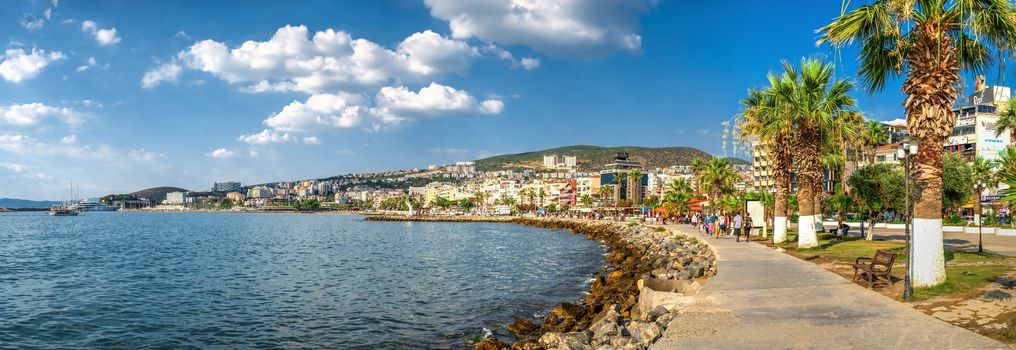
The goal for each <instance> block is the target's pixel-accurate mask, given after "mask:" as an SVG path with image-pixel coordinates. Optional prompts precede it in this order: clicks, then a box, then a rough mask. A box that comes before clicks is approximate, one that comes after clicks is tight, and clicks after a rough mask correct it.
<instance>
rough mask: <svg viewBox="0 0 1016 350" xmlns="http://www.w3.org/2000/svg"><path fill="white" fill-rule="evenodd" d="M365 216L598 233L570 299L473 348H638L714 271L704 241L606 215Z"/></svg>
mask: <svg viewBox="0 0 1016 350" xmlns="http://www.w3.org/2000/svg"><path fill="white" fill-rule="evenodd" d="M366 220H368V221H440V222H502V223H514V224H520V225H527V226H534V227H542V228H551V229H566V230H570V231H572V232H573V233H578V234H583V235H585V236H586V237H587V238H589V239H592V240H598V241H602V242H603V243H604V244H605V245H606V247H607V258H606V260H607V266H606V267H605V268H604V269H603V270H602V271H601V272H600V273H599V275H598V276H597V277H596V280H595V281H594V282H593V283H592V284H591V285H590V291H589V294H588V295H586V296H585V297H584V298H583V299H582V300H581V301H579V302H578V303H577V304H571V303H564V304H561V305H559V306H557V307H555V308H554V309H553V310H551V312H550V313H548V314H547V316H546V317H544V318H543V319H539V320H517V321H515V323H512V324H511V325H510V326H508V330H509V331H511V332H512V333H514V334H515V335H516V337H517V340H516V341H515V342H513V343H512V344H511V345H510V346H509V345H507V344H506V343H504V342H502V341H501V340H499V339H496V338H494V337H488V338H486V339H484V340H483V341H482V342H480V343H479V344H477V346H476V349H483V350H487V349H507V348H512V349H644V348H648V347H649V345H651V344H652V343H653V342H655V341H656V340H657V339H658V338H659V337H660V335H662V334H663V331H664V330H665V329H666V328H667V326H668V325H669V323H670V321H671V320H672V319H673V318H674V317H675V316H676V315H677V313H678V312H679V311H680V310H681V309H682V308H684V307H685V306H687V305H688V304H689V303H691V301H692V299H693V296H694V295H695V294H696V293H697V292H698V290H699V289H700V283H699V282H702V280H703V279H705V278H708V277H709V276H713V275H715V274H716V257H715V255H714V254H713V251H712V249H710V248H709V246H708V245H706V244H705V243H702V242H700V241H698V239H696V238H689V237H685V236H683V235H677V234H674V233H671V232H668V231H666V230H663V229H662V228H656V227H649V226H643V225H635V224H629V223H621V222H611V221H593V220H582V219H563V218H528V217H505V216H415V217H407V216H388V215H385V216H370V217H367V219H366Z"/></svg>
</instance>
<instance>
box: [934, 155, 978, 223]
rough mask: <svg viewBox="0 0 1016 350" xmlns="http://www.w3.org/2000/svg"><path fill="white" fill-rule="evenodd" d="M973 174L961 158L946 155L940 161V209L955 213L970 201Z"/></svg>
mask: <svg viewBox="0 0 1016 350" xmlns="http://www.w3.org/2000/svg"><path fill="white" fill-rule="evenodd" d="M973 189H974V174H973V172H972V171H971V170H970V166H969V165H967V162H966V161H965V160H963V157H961V156H959V155H958V154H954V153H946V155H945V157H944V158H943V159H942V207H943V208H947V209H949V211H950V212H955V211H956V210H957V209H958V208H959V207H961V206H963V204H965V203H966V202H967V199H970V195H971V193H972V192H973Z"/></svg>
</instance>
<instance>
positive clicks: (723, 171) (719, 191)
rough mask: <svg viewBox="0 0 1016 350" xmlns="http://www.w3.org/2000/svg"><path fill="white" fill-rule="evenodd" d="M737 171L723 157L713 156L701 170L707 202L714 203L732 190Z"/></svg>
mask: <svg viewBox="0 0 1016 350" xmlns="http://www.w3.org/2000/svg"><path fill="white" fill-rule="evenodd" d="M735 182H737V172H736V171H734V167H733V166H731V165H730V163H727V160H726V159H724V158H713V159H710V160H709V163H708V164H706V167H705V169H703V170H702V188H703V189H704V190H706V192H708V193H709V202H710V203H712V204H716V203H717V201H718V200H719V199H720V197H722V196H723V195H725V194H729V193H732V192H734V183H735Z"/></svg>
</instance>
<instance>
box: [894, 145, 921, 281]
mask: <svg viewBox="0 0 1016 350" xmlns="http://www.w3.org/2000/svg"><path fill="white" fill-rule="evenodd" d="M915 154H917V142H916V141H915V140H913V139H911V138H910V137H907V138H904V139H903V142H901V143H900V145H899V147H897V149H896V157H897V158H899V159H900V160H901V161H902V162H903V173H904V175H905V177H904V179H903V185H904V196H903V197H904V200H905V203H906V208H907V210H906V214H905V217H904V218H905V220H906V222H905V224H904V225H903V227H904V230H905V231H904V232H905V235H906V254H907V271H906V274H905V276H904V277H903V299H910V296H911V295H913V292H914V288H913V284H912V282H911V278H910V276H911V275H913V271H912V270H913V264H911V261H912V260H913V244H911V237H910V232H911V229H910V225H911V224H912V222H913V221H912V220H911V218H910V217H911V210H910V168H911V166H912V164H911V161H910V157H911V156H913V155H915Z"/></svg>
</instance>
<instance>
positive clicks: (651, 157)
mask: <svg viewBox="0 0 1016 350" xmlns="http://www.w3.org/2000/svg"><path fill="white" fill-rule="evenodd" d="M617 152H628V155H629V159H631V160H634V161H636V162H640V163H642V164H644V165H646V167H647V168H650V169H651V168H657V167H668V166H673V165H688V164H690V163H691V160H692V159H695V158H702V159H703V160H706V159H710V158H712V157H713V156H711V155H709V153H706V152H703V151H702V150H699V149H697V148H693V147H658V148H652V147H633V146H621V147H599V146H588V145H578V146H566V147H559V148H552V149H547V150H542V151H535V152H525V153H516V154H503V155H499V156H494V157H490V158H484V159H479V160H477V161H476V170H481V171H491V170H501V169H542V168H543V156H545V155H548V156H549V155H559V156H575V157H576V158H578V159H577V163H578V164H577V168H578V170H579V171H597V170H600V169H602V168H603V165H604V164H608V163H610V162H612V161H613V160H614V153H617ZM728 161H730V162H731V164H746V163H748V162H746V161H744V160H741V159H737V158H730V159H728Z"/></svg>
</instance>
